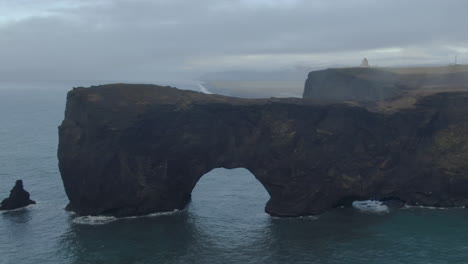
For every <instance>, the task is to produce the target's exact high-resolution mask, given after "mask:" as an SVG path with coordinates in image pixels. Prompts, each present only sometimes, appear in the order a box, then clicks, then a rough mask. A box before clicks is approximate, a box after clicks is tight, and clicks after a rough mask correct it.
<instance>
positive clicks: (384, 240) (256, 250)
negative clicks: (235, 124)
mask: <svg viewBox="0 0 468 264" xmlns="http://www.w3.org/2000/svg"><path fill="white" fill-rule="evenodd" d="M78 85H87V84H86V83H85V84H77V83H68V82H54V83H46V82H37V83H21V84H18V83H11V82H10V83H7V82H0V198H5V197H7V196H8V193H9V190H10V189H11V188H12V187H13V184H14V182H15V180H16V179H23V180H24V184H25V188H26V189H27V190H28V191H29V192H30V193H31V196H32V199H34V200H36V201H37V202H38V203H37V205H32V206H29V207H28V208H25V209H20V210H16V211H11V212H3V213H0V264H9V263H18V264H33V263H34V264H37V263H52V264H88V263H96V264H98V263H99V264H105V263H109V264H111V263H112V264H119V263H122V264H133V263H135V264H137V263H141V264H143V263H210V264H211V263H350V264H354V263H356V264H358V263H367V264H370V263H378V264H389V263H394V264H396V263H412V264H419V263H421V264H423V263H424V264H427V263H441V264H442V263H468V209H445V210H439V209H436V210H434V209H424V208H406V209H398V210H391V209H390V210H380V211H379V210H374V211H372V210H359V209H356V208H340V209H336V210H334V211H331V212H329V213H326V214H323V215H320V216H317V217H303V218H288V219H278V218H272V217H270V216H268V215H267V214H265V213H264V210H263V209H264V205H265V202H266V201H267V200H268V194H267V193H266V192H265V190H264V189H263V187H262V186H261V185H260V183H259V182H258V181H256V180H255V178H254V176H253V175H252V174H251V173H250V172H249V171H247V170H245V169H242V168H239V169H234V170H226V169H215V170H213V171H211V172H210V173H208V174H207V175H204V176H203V178H202V179H201V180H200V182H199V183H198V184H197V186H196V188H195V190H194V193H193V200H192V202H191V203H190V205H189V206H188V207H187V208H186V209H185V210H183V211H179V212H174V213H171V214H161V215H158V214H155V215H151V216H147V217H139V218H125V219H114V218H109V217H78V216H76V215H73V214H71V213H69V212H66V211H64V207H65V205H66V204H67V198H66V195H65V193H64V190H63V186H62V182H61V179H60V175H59V172H58V168H57V163H58V162H57V158H56V150H57V132H58V131H57V126H58V125H59V124H60V122H61V120H62V119H63V112H64V107H65V96H66V91H67V90H68V89H69V88H71V87H72V86H78ZM371 204H372V203H371ZM366 205H367V204H366ZM366 208H367V207H366ZM367 209H368V208H367ZM376 211H377V212H376Z"/></svg>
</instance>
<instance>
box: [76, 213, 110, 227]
mask: <svg viewBox="0 0 468 264" xmlns="http://www.w3.org/2000/svg"><path fill="white" fill-rule="evenodd" d="M117 219H118V218H117V217H113V216H102V215H97V216H91V215H87V216H78V217H75V218H73V223H75V224H79V225H103V224H107V223H110V222H113V221H115V220H117Z"/></svg>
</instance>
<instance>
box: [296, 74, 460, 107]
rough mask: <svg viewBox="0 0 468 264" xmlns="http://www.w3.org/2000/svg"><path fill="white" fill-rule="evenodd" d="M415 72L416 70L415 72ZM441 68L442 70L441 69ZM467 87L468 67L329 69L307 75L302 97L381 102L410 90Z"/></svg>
mask: <svg viewBox="0 0 468 264" xmlns="http://www.w3.org/2000/svg"><path fill="white" fill-rule="evenodd" d="M417 69H420V70H419V72H418V71H417ZM441 69H443V70H441ZM460 86H463V88H464V89H465V90H466V87H468V68H466V67H465V66H460V67H446V69H444V68H443V67H439V68H430V67H427V68H365V67H360V68H331V69H326V70H320V71H312V72H310V73H309V75H308V78H307V80H306V83H305V87H304V93H303V98H311V99H315V100H328V101H361V102H362V101H381V100H387V99H391V98H394V97H397V96H400V95H402V94H404V93H405V92H408V91H413V90H420V89H423V90H427V89H428V90H433V89H440V90H453V89H459V88H460Z"/></svg>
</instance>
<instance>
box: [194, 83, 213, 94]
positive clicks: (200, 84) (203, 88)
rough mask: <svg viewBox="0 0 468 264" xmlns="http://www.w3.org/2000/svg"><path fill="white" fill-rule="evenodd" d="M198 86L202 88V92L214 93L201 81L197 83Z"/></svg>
mask: <svg viewBox="0 0 468 264" xmlns="http://www.w3.org/2000/svg"><path fill="white" fill-rule="evenodd" d="M197 85H198V87H199V88H200V92H202V93H205V94H213V93H212V92H210V91H208V89H206V87H205V86H203V84H202V83H201V82H198V83H197Z"/></svg>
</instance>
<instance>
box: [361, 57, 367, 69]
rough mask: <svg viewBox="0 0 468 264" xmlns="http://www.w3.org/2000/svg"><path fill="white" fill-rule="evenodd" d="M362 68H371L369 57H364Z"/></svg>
mask: <svg viewBox="0 0 468 264" xmlns="http://www.w3.org/2000/svg"><path fill="white" fill-rule="evenodd" d="M360 67H362V68H369V61H368V60H367V58H364V59H363V60H362V62H361V66H360Z"/></svg>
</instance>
